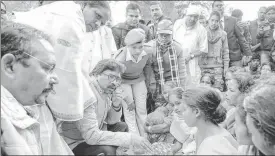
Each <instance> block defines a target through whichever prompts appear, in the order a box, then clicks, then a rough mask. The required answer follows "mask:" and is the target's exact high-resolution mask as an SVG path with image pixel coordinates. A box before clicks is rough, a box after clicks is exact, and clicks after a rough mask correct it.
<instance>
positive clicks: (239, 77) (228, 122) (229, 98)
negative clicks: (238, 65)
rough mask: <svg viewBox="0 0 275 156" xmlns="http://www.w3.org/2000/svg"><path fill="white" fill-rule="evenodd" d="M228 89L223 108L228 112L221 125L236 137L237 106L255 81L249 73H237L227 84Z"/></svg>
mask: <svg viewBox="0 0 275 156" xmlns="http://www.w3.org/2000/svg"><path fill="white" fill-rule="evenodd" d="M227 84H228V89H227V91H226V93H225V101H224V102H223V106H224V107H225V109H226V110H227V113H226V119H225V121H224V122H223V123H222V124H221V126H222V127H224V128H225V129H227V130H228V131H229V132H230V133H231V134H232V135H233V136H234V137H235V136H236V135H235V132H234V123H235V117H234V113H235V111H236V106H237V105H238V104H239V102H238V101H239V98H242V96H244V95H245V94H246V93H248V91H249V90H250V88H251V86H252V85H253V84H254V80H253V77H252V75H251V74H249V73H248V72H235V73H234V74H233V75H232V79H231V80H229V81H228V82H227Z"/></svg>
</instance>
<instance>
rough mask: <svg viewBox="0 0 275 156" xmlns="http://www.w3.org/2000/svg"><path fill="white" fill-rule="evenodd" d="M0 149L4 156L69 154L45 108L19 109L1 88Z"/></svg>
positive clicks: (41, 106) (7, 92)
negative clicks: (0, 133)
mask: <svg viewBox="0 0 275 156" xmlns="http://www.w3.org/2000/svg"><path fill="white" fill-rule="evenodd" d="M1 131H3V134H2V137H1V147H2V149H3V150H4V151H5V152H6V154H8V155H73V153H72V151H71V149H70V148H69V147H68V145H67V144H66V142H65V141H64V140H63V138H62V137H61V136H60V135H59V133H58V131H57V126H56V124H55V122H54V120H53V116H52V114H51V111H50V110H49V109H48V107H47V106H46V105H34V106H25V107H23V105H22V104H20V103H19V102H18V101H17V100H16V99H15V98H14V97H13V96H12V94H11V93H10V92H9V91H8V90H7V89H5V88H4V87H3V86H1Z"/></svg>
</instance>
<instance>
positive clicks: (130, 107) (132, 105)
mask: <svg viewBox="0 0 275 156" xmlns="http://www.w3.org/2000/svg"><path fill="white" fill-rule="evenodd" d="M127 109H128V110H129V111H133V110H135V109H136V104H135V102H134V101H133V102H132V103H130V104H129V105H128V108H127Z"/></svg>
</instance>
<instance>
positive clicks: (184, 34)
mask: <svg viewBox="0 0 275 156" xmlns="http://www.w3.org/2000/svg"><path fill="white" fill-rule="evenodd" d="M185 20H186V18H183V19H180V20H177V21H176V22H175V24H174V27H173V38H174V40H175V41H177V42H179V43H180V44H181V46H182V48H183V56H184V57H187V56H188V55H190V54H191V53H194V52H199V51H200V52H203V53H207V52H208V40H207V31H206V29H205V28H204V27H203V26H202V25H201V24H200V23H199V22H197V23H196V24H195V25H194V26H192V27H187V26H186V24H185ZM186 68H187V73H188V76H191V77H192V78H190V80H192V81H193V82H194V83H195V84H198V83H199V79H200V73H201V71H200V67H199V65H198V59H197V58H195V59H192V60H190V61H189V63H188V64H187V67H186Z"/></svg>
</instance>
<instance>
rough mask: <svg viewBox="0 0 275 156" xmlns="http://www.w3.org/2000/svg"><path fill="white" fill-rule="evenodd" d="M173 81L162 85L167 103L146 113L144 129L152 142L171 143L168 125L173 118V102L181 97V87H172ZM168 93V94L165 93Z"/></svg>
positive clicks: (171, 138) (172, 139)
mask: <svg viewBox="0 0 275 156" xmlns="http://www.w3.org/2000/svg"><path fill="white" fill-rule="evenodd" d="M174 86H175V85H174V84H173V83H169V84H166V85H164V88H165V90H164V92H165V93H164V98H165V100H167V101H168V102H167V104H166V105H163V106H160V107H158V108H157V109H156V110H155V111H154V112H152V113H150V114H148V116H147V119H146V123H145V131H146V132H147V134H148V140H149V141H150V142H151V143H154V142H169V143H173V142H174V138H173V137H172V136H171V135H169V130H170V125H171V123H172V120H173V114H172V113H173V110H174V103H176V102H178V101H179V100H180V99H181V94H182V93H183V89H182V88H180V87H177V88H174V89H172V88H173V87H174ZM167 93H168V94H167Z"/></svg>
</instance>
